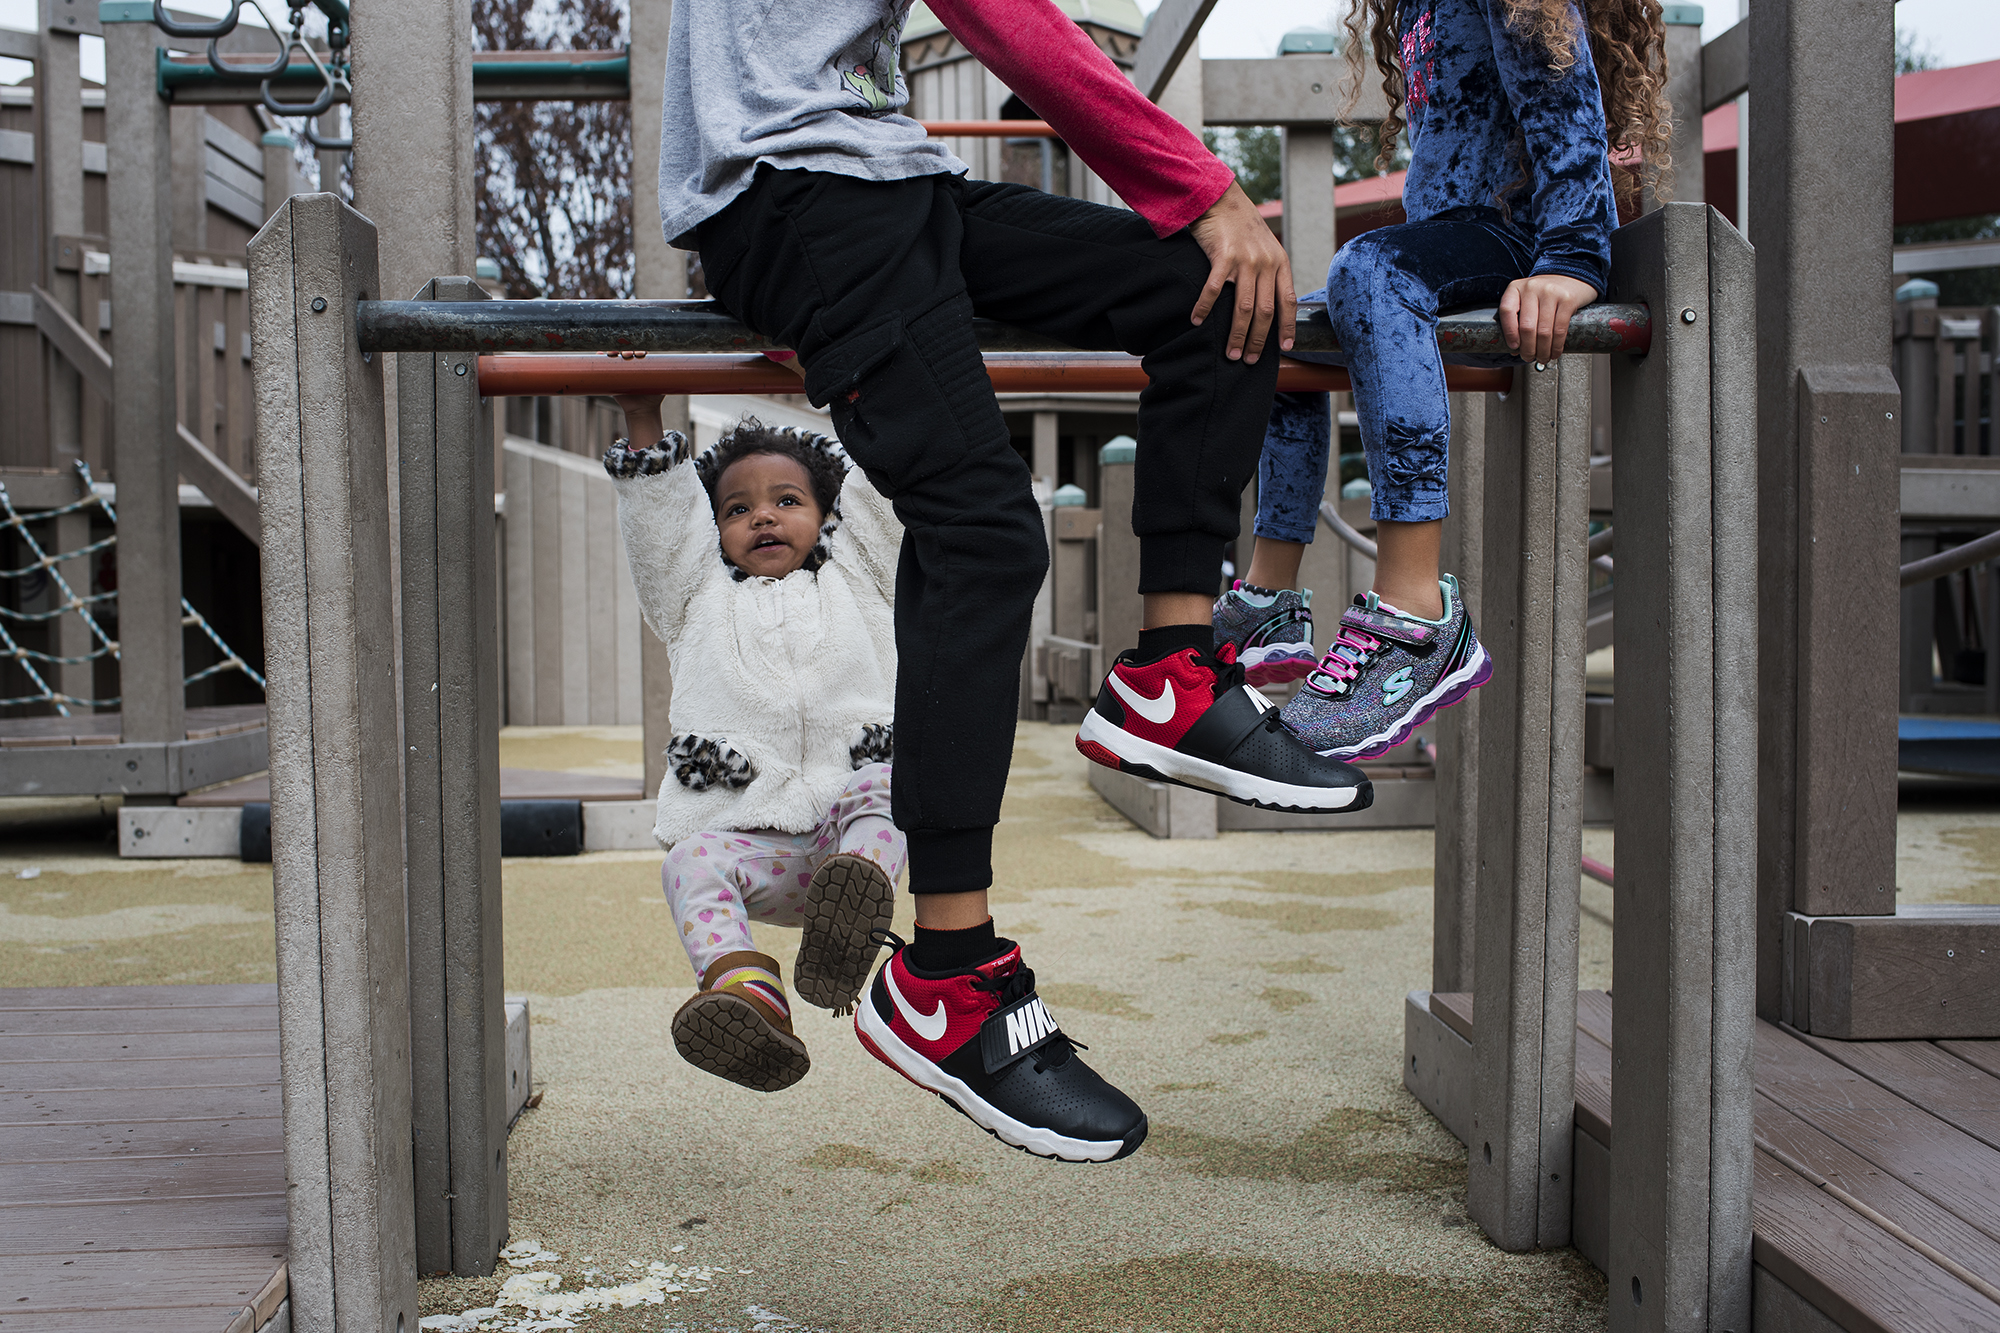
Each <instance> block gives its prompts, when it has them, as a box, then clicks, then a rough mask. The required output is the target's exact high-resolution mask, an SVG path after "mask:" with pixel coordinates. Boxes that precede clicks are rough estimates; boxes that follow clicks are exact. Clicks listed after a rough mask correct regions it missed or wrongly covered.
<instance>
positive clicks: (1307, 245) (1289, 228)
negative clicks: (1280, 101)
mask: <svg viewBox="0 0 2000 1333" xmlns="http://www.w3.org/2000/svg"><path fill="white" fill-rule="evenodd" d="M1282 134H1283V136H1284V159H1283V166H1282V170H1281V173H1280V174H1281V175H1282V177H1283V182H1284V199H1285V250H1286V252H1287V253H1289V254H1290V255H1291V257H1292V283H1293V290H1294V292H1295V293H1296V294H1298V295H1301V296H1302V295H1304V294H1305V293H1307V292H1310V291H1317V290H1318V289H1319V288H1321V287H1324V286H1325V285H1326V270H1327V266H1328V265H1329V264H1331V263H1332V262H1333V249H1334V244H1335V242H1334V218H1333V130H1332V128H1331V127H1330V126H1324V125H1287V126H1285V127H1284V129H1283V131H1282Z"/></svg>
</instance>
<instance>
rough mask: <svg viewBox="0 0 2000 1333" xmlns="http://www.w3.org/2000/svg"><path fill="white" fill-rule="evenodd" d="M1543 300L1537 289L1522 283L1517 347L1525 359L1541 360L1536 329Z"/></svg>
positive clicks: (1521, 356)
mask: <svg viewBox="0 0 2000 1333" xmlns="http://www.w3.org/2000/svg"><path fill="white" fill-rule="evenodd" d="M1541 306H1542V303H1541V300H1540V298H1539V296H1538V295H1537V293H1536V292H1535V289H1534V288H1533V287H1531V286H1529V285H1528V284H1526V283H1523V284H1522V285H1521V295H1520V312H1519V315H1518V317H1517V327H1518V329H1519V333H1518V334H1517V344H1516V349H1517V351H1518V353H1519V355H1520V358H1521V359H1522V360H1523V361H1539V360H1541V349H1540V348H1539V347H1537V346H1536V344H1535V331H1536V329H1537V328H1538V327H1539V323H1538V320H1539V317H1540V315H1541Z"/></svg>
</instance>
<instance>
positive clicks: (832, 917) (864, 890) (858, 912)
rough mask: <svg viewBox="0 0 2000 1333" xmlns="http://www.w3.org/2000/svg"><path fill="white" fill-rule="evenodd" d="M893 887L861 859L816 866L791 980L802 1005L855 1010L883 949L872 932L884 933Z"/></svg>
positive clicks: (840, 855)
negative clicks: (870, 972)
mask: <svg viewBox="0 0 2000 1333" xmlns="http://www.w3.org/2000/svg"><path fill="white" fill-rule="evenodd" d="M895 911H896V886H895V885H894V884H893V883H891V882H890V879H889V874H888V872H887V871H885V870H883V869H882V867H881V866H879V865H877V864H876V863H875V862H873V861H871V860H869V859H868V858H867V857H865V856H855V855H852V854H851V853H848V852H836V853H834V854H833V855H832V856H829V857H827V858H826V860H825V861H823V862H821V863H820V867H819V870H818V871H817V872H815V873H814V875H813V877H812V883H811V884H810V885H809V886H807V888H806V902H805V906H804V907H803V908H801V909H800V914H801V915H802V916H803V917H804V918H805V922H804V932H803V936H802V938H801V939H800V940H799V960H798V967H797V972H796V975H795V976H794V977H793V981H794V982H795V983H797V985H798V988H799V996H800V998H802V999H803V1000H805V1002H806V1003H807V1004H812V1005H817V1006H819V1007H820V1008H821V1009H831V1010H833V1012H834V1013H836V1014H845V1013H848V1012H849V1011H851V1010H852V1009H853V1008H854V1002H855V1000H857V999H859V998H860V996H861V988H862V987H863V986H865V985H867V984H868V973H869V971H870V970H871V969H872V968H873V966H874V963H875V955H876V953H878V952H879V951H880V950H881V948H882V946H881V945H879V944H877V943H876V942H875V940H874V937H873V935H872V934H871V932H873V931H877V930H887V929H888V928H889V918H890V917H891V916H893V915H894V914H895Z"/></svg>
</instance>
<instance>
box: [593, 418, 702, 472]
mask: <svg viewBox="0 0 2000 1333" xmlns="http://www.w3.org/2000/svg"><path fill="white" fill-rule="evenodd" d="M692 453H693V447H692V446H691V445H690V444H689V443H688V438H687V436H685V435H683V434H681V433H680V432H679V431H677V430H670V431H668V432H667V433H666V434H665V435H662V436H661V437H660V442H659V443H658V444H656V445H654V446H653V447H652V448H650V449H634V448H633V447H632V442H631V441H630V440H627V439H625V438H624V437H623V436H620V437H619V438H618V439H615V440H613V441H612V442H611V447H610V448H609V449H606V450H605V451H604V470H605V471H606V472H609V473H610V474H611V475H612V476H613V477H616V478H617V479H618V480H620V481H630V480H631V479H632V478H634V477H651V476H655V475H657V474H659V473H661V472H665V471H666V470H667V469H668V468H671V467H672V466H674V465H675V464H676V463H682V462H685V461H687V459H688V458H689V457H690V456H691V455H692Z"/></svg>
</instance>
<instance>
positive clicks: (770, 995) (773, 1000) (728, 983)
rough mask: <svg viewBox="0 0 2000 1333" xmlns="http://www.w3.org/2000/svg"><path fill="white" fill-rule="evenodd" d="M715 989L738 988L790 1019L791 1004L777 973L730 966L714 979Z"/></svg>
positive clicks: (755, 968)
mask: <svg viewBox="0 0 2000 1333" xmlns="http://www.w3.org/2000/svg"><path fill="white" fill-rule="evenodd" d="M713 989H715V990H730V989H740V990H742V991H743V992H745V993H746V994H749V995H754V996H756V997H757V998H758V999H760V1000H762V1001H763V1002H764V1003H765V1004H768V1005H770V1006H771V1008H772V1009H773V1010H775V1011H776V1012H777V1014H778V1016H779V1017H781V1018H783V1019H785V1020H786V1021H788V1022H789V1021H790V1019H791V1017H792V1006H791V1005H790V1004H789V1003H787V1002H786V1000H785V984H784V983H783V982H782V981H780V980H778V974H777V973H775V972H772V971H769V970H767V969H765V968H761V967H732V968H731V969H729V971H727V972H724V973H723V974H722V975H721V976H720V977H718V978H717V979H716V982H715V985H714V987H713Z"/></svg>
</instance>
